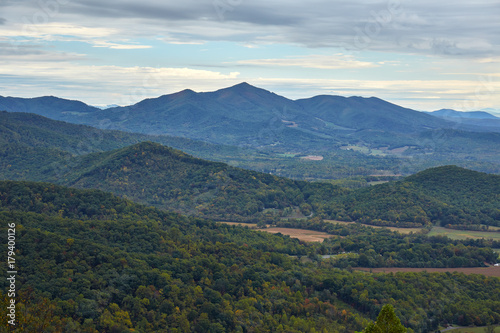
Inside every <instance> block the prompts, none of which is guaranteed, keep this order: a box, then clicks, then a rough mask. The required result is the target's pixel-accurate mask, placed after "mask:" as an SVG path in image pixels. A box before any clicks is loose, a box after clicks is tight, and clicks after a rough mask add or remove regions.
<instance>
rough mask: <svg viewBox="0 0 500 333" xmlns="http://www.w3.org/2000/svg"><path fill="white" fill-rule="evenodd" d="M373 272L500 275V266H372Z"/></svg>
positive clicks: (357, 268)
mask: <svg viewBox="0 0 500 333" xmlns="http://www.w3.org/2000/svg"><path fill="white" fill-rule="evenodd" d="M355 269H356V270H360V271H365V272H369V271H370V268H365V267H356V268H355ZM371 271H372V273H397V272H415V273H418V272H424V271H425V272H428V273H445V272H450V273H453V272H459V273H464V274H467V275H469V274H482V275H485V276H492V277H500V267H493V266H492V267H460V268H400V267H390V268H371Z"/></svg>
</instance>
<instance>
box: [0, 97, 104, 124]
mask: <svg viewBox="0 0 500 333" xmlns="http://www.w3.org/2000/svg"><path fill="white" fill-rule="evenodd" d="M0 110H1V111H11V112H25V113H35V114H38V115H41V116H44V117H47V118H51V119H55V120H63V121H68V122H72V123H76V124H84V123H86V121H85V119H86V116H88V115H89V114H92V113H94V112H98V111H100V109H98V108H95V107H92V106H89V105H87V104H85V103H83V102H80V101H72V100H67V99H62V98H58V97H54V96H45V97H36V98H17V97H2V96H0Z"/></svg>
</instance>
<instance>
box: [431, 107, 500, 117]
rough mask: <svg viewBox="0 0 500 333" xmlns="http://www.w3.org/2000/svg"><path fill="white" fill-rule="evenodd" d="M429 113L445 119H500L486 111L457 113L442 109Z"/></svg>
mask: <svg viewBox="0 0 500 333" xmlns="http://www.w3.org/2000/svg"><path fill="white" fill-rule="evenodd" d="M427 113H429V114H431V115H433V116H437V117H444V118H469V119H500V118H498V117H496V116H494V115H492V114H491V113H488V112H486V111H456V110H452V109H441V110H437V111H432V112H427Z"/></svg>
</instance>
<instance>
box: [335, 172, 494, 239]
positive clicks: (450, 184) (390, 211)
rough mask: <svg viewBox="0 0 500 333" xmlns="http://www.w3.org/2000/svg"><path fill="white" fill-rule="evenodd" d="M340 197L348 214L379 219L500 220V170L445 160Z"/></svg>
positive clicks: (463, 223)
mask: <svg viewBox="0 0 500 333" xmlns="http://www.w3.org/2000/svg"><path fill="white" fill-rule="evenodd" d="M342 202H343V203H344V207H345V209H346V213H345V214H347V215H348V216H349V218H351V219H352V220H355V221H358V222H365V223H370V224H376V225H387V226H389V225H393V226H418V225H420V226H424V225H429V224H438V225H442V226H451V227H454V228H457V227H463V228H465V229H467V228H478V229H479V228H480V225H481V224H484V225H492V226H500V209H499V207H500V176H498V175H490V174H486V173H481V172H476V171H471V170H467V169H463V168H459V167H456V166H443V167H437V168H431V169H428V170H424V171H422V172H419V173H417V174H415V175H412V176H409V177H406V178H405V179H403V180H401V181H398V182H393V183H386V184H382V185H377V186H373V187H370V188H365V189H360V190H357V191H354V192H351V193H350V194H349V195H347V196H346V197H345V198H343V199H342Z"/></svg>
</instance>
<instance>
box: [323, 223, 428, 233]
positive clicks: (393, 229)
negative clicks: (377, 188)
mask: <svg viewBox="0 0 500 333" xmlns="http://www.w3.org/2000/svg"><path fill="white" fill-rule="evenodd" d="M324 221H325V222H329V223H337V224H353V223H356V224H359V225H362V226H364V227H370V228H386V229H389V230H391V231H397V232H399V233H400V234H409V233H410V232H413V233H416V232H420V231H422V229H423V228H398V227H381V226H378V225H371V224H363V223H357V222H345V221H337V220H324Z"/></svg>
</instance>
